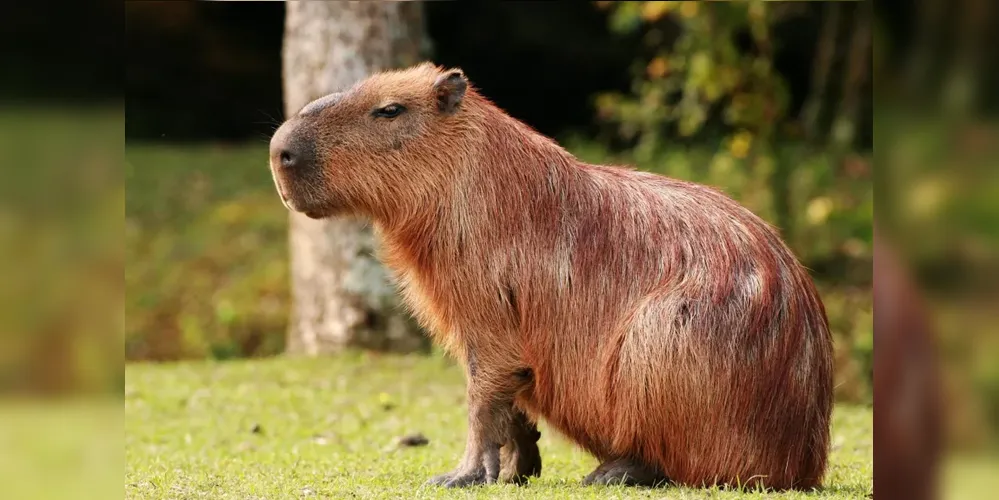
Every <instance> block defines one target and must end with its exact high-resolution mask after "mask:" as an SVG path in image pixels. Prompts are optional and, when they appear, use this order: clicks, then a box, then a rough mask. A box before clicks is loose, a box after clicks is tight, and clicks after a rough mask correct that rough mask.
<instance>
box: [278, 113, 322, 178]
mask: <svg viewBox="0 0 999 500" xmlns="http://www.w3.org/2000/svg"><path fill="white" fill-rule="evenodd" d="M311 142H312V141H311V140H310V139H309V135H308V134H307V133H303V131H302V130H301V128H300V127H298V126H297V125H296V124H294V123H285V124H284V125H282V126H281V127H279V128H278V130H277V131H276V132H274V137H272V138H271V144H270V150H271V151H270V153H271V165H273V167H274V168H275V169H280V170H287V171H291V170H302V169H307V168H308V167H310V165H309V164H310V163H311V162H312V161H313V156H314V153H313V151H314V150H313V148H312V144H311Z"/></svg>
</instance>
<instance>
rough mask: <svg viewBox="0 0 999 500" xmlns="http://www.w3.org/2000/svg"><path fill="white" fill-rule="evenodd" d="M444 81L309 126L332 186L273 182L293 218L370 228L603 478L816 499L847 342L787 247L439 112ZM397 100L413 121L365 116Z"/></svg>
mask: <svg viewBox="0 0 999 500" xmlns="http://www.w3.org/2000/svg"><path fill="white" fill-rule="evenodd" d="M446 71H447V70H445V69H443V68H439V67H436V66H433V65H429V64H423V65H420V66H416V67H414V68H409V69H407V70H403V71H394V72H386V73H380V74H377V75H374V76H372V77H370V78H369V79H367V80H365V81H363V82H360V83H358V84H357V85H356V86H355V87H353V88H352V89H350V90H348V91H347V92H345V93H344V94H342V96H341V97H340V99H339V100H338V101H337V103H336V105H335V107H334V109H330V110H323V111H322V112H321V113H319V118H318V119H313V120H312V121H311V122H309V123H308V124H306V123H305V119H304V118H301V117H299V118H294V119H293V120H300V121H302V124H299V125H298V127H299V128H300V129H303V130H306V129H307V130H309V131H311V132H309V133H311V134H313V135H314V136H316V137H318V138H319V139H318V141H317V144H319V145H320V146H319V148H320V152H319V153H318V155H319V157H320V158H321V159H322V160H321V161H322V174H321V178H317V179H316V180H314V181H302V182H301V183H299V184H296V183H295V182H292V181H289V180H287V179H284V178H283V177H281V175H279V174H275V179H276V181H277V182H278V186H279V190H281V191H282V193H283V195H282V196H283V198H285V199H286V202H287V203H288V204H289V207H291V208H294V209H296V210H300V211H304V212H307V213H309V214H310V216H313V217H317V218H318V217H324V216H331V215H336V214H341V213H357V214H362V215H366V216H369V217H371V218H372V219H373V220H374V222H375V226H376V228H377V230H378V233H379V235H380V238H381V242H382V249H381V250H382V253H383V259H384V262H385V263H386V264H387V266H388V267H389V268H390V269H391V270H392V271H393V272H394V274H395V276H396V277H397V279H398V281H399V284H400V286H401V289H402V291H403V293H404V296H405V300H406V303H407V304H409V306H410V307H411V308H412V310H413V312H414V313H415V315H416V316H417V317H418V318H419V320H420V321H421V322H422V323H423V324H424V325H425V326H426V327H427V328H428V330H429V331H430V332H432V334H433V335H434V337H435V339H436V340H437V341H438V342H440V343H441V344H442V345H444V346H445V347H446V348H447V349H448V350H449V351H450V352H452V353H453V354H454V355H455V356H456V357H458V358H459V359H462V360H465V361H466V364H467V363H468V362H469V361H470V360H469V359H468V356H469V352H470V350H474V363H475V364H476V365H477V366H479V367H486V368H488V369H489V370H490V373H501V372H504V370H506V371H516V370H518V369H523V368H529V369H530V370H531V371H532V373H533V381H532V383H531V384H530V385H528V386H526V387H523V388H520V389H518V391H519V392H518V393H517V396H516V400H515V403H516V405H517V406H518V407H519V408H521V409H523V410H524V411H526V412H527V413H528V414H529V415H530V416H531V417H532V418H538V417H543V418H544V419H545V420H546V421H547V422H548V423H550V424H551V425H552V426H553V427H554V428H555V429H557V430H559V431H560V432H561V433H563V434H564V435H565V436H567V437H569V438H570V439H572V440H573V441H575V442H576V443H578V444H579V445H580V446H582V447H583V448H585V449H586V450H588V451H590V452H591V453H593V454H594V455H595V456H596V457H598V458H599V459H601V460H602V461H604V460H610V459H614V458H621V457H627V458H629V459H634V460H637V461H640V462H642V463H646V464H650V465H652V466H654V467H657V468H659V469H660V470H662V471H664V472H665V474H667V475H668V476H669V478H670V479H671V480H672V481H674V482H677V483H681V484H686V485H692V486H700V485H711V484H728V485H739V484H741V485H762V486H766V487H769V488H774V489H786V488H802V489H805V488H811V487H815V486H817V485H819V484H820V482H821V479H822V477H823V473H824V470H825V467H826V456H827V451H828V446H829V418H830V411H831V407H832V389H833V388H832V365H831V364H832V361H831V358H832V346H831V338H830V334H829V329H828V325H827V320H826V316H825V311H824V308H823V305H822V303H821V301H820V299H819V296H818V294H817V293H816V290H815V288H814V285H813V283H812V281H811V279H810V277H809V275H808V273H807V271H806V270H805V269H804V268H803V267H802V266H801V265H800V264H799V263H798V262H797V260H796V259H795V257H794V256H793V255H792V253H791V251H790V250H789V249H788V248H787V247H786V246H785V244H784V243H783V242H782V241H781V238H780V237H779V235H778V234H777V232H775V231H774V229H772V228H771V227H770V226H769V225H768V224H767V223H766V222H765V221H763V220H762V219H760V218H759V217H757V216H756V215H754V214H753V213H751V212H750V211H748V210H747V209H745V208H743V207H742V206H740V205H739V204H737V203H736V202H734V201H733V200H731V199H730V198H729V197H727V196H725V195H724V194H722V193H720V192H719V191H716V190H715V189H712V188H709V187H706V186H702V185H698V184H694V183H690V182H684V181H680V180H676V179H671V178H667V177H664V176H659V175H654V174H651V173H645V172H640V171H635V170H632V169H630V168H625V167H615V166H603V165H592V164H587V163H584V162H582V161H580V160H579V159H577V158H575V157H573V156H572V155H571V154H570V153H568V152H567V151H565V150H564V149H563V148H561V147H560V146H559V145H558V144H556V143H555V142H554V141H552V140H550V139H549V138H547V137H544V136H542V135H540V134H538V133H536V132H535V131H533V130H532V129H531V128H529V127H528V126H527V125H525V124H523V123H521V122H519V121H517V120H515V119H513V118H511V117H510V116H509V115H507V114H506V113H504V112H503V111H502V110H500V109H499V108H497V107H496V106H495V105H493V104H492V103H491V102H489V101H488V100H487V99H486V98H485V97H483V96H482V95H481V94H480V93H478V92H477V91H476V89H474V88H472V87H469V88H468V90H467V92H466V93H465V94H464V98H463V100H462V102H461V107H460V111H459V112H457V113H454V114H441V113H437V112H436V109H435V108H434V102H435V100H434V90H433V85H434V82H435V80H437V79H438V78H439V77H440V76H441V75H444V74H445V73H446ZM390 101H398V102H402V103H404V104H405V105H406V106H407V108H408V109H409V111H408V112H407V114H406V115H405V116H403V117H400V118H398V119H397V120H396V121H394V122H377V121H370V120H368V121H365V118H364V117H366V116H367V114H366V113H367V109H369V108H371V107H373V106H378V105H381V104H380V103H384V102H390ZM377 127H383V128H384V130H382V129H378V128H377ZM272 161H273V160H272ZM296 182H297V181H296ZM470 370H472V371H474V367H472V368H470ZM489 383H490V384H492V387H493V388H495V389H497V390H498V389H500V388H501V387H502V386H503V385H504V384H505V383H506V382H504V380H502V379H499V378H497V379H496V380H490V381H489Z"/></svg>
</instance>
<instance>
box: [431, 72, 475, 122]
mask: <svg viewBox="0 0 999 500" xmlns="http://www.w3.org/2000/svg"><path fill="white" fill-rule="evenodd" d="M467 88H468V79H467V78H465V73H464V72H463V71H461V69H460V68H454V69H450V70H448V71H447V72H446V73H444V74H443V75H441V76H438V77H437V81H435V82H434V95H435V96H436V97H437V110H438V111H440V112H441V113H444V114H446V115H450V114H454V112H455V111H458V108H459V107H461V100H462V99H463V98H464V97H465V90H466V89H467Z"/></svg>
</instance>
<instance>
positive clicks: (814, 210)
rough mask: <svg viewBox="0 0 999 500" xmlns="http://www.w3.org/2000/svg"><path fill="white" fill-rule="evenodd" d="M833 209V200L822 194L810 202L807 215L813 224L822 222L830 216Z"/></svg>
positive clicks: (806, 211)
mask: <svg viewBox="0 0 999 500" xmlns="http://www.w3.org/2000/svg"><path fill="white" fill-rule="evenodd" d="M832 211H833V201H832V200H831V199H829V198H828V197H826V196H820V197H818V198H815V199H813V200H812V201H810V202H809V203H808V208H807V209H806V210H805V216H806V217H807V218H808V222H809V223H810V224H812V225H813V226H815V225H818V224H821V223H823V222H825V221H826V219H828V218H829V214H831V213H832Z"/></svg>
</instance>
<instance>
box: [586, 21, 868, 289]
mask: <svg viewBox="0 0 999 500" xmlns="http://www.w3.org/2000/svg"><path fill="white" fill-rule="evenodd" d="M596 4H597V7H598V8H602V9H608V10H609V11H610V16H609V21H610V27H611V29H613V30H615V31H619V32H625V33H628V32H631V31H634V30H642V32H643V33H644V40H645V42H646V44H647V45H648V47H649V49H650V51H649V53H648V54H645V55H643V56H642V57H640V58H639V60H638V61H637V62H636V64H635V66H634V68H633V76H634V79H633V84H632V92H631V93H629V94H622V93H615V92H610V93H603V94H600V95H598V96H597V97H596V103H595V104H596V108H597V113H598V115H599V116H600V117H601V118H603V119H604V120H606V121H607V122H608V123H612V124H614V125H616V131H617V133H618V135H619V136H620V137H621V138H623V139H625V140H628V141H630V144H633V146H634V147H633V148H631V154H630V156H631V158H629V159H630V160H633V161H634V162H635V163H637V164H639V165H640V166H641V167H642V168H646V169H649V170H654V171H657V172H660V173H663V174H665V175H670V176H673V177H679V178H684V179H690V180H694V181H697V182H704V183H707V184H711V185H714V186H717V187H720V188H723V189H725V190H726V192H728V193H729V194H730V195H732V196H734V197H735V198H736V199H739V200H740V201H742V202H743V203H745V204H746V205H747V206H748V207H749V208H751V209H752V210H753V211H754V212H756V213H757V214H759V215H761V216H762V217H764V218H765V219H767V220H768V221H770V222H772V223H774V224H775V225H776V226H777V227H779V228H780V229H781V231H782V232H783V235H784V237H785V238H786V239H787V240H788V242H789V243H790V244H791V246H792V247H793V248H794V249H795V251H796V252H797V254H798V256H799V258H801V259H802V260H804V261H805V262H807V263H808V264H810V265H812V266H814V268H815V270H816V271H817V272H819V273H821V274H824V275H825V276H824V277H825V278H827V279H829V278H832V277H836V278H837V279H842V280H843V281H846V282H853V283H857V282H860V283H864V282H866V283H869V282H870V265H871V258H872V257H871V241H872V238H873V233H872V229H871V228H872V225H873V218H874V189H873V180H872V169H871V161H870V157H869V155H867V154H865V153H864V152H862V151H850V150H849V149H845V148H844V147H842V146H843V143H842V141H831V142H830V143H828V144H820V143H817V141H806V140H805V137H804V134H803V132H802V129H803V128H804V127H805V125H806V123H805V122H806V121H807V120H806V119H804V118H799V117H798V116H793V115H791V114H789V112H788V100H789V91H788V89H787V86H786V84H785V82H784V78H783V77H782V76H781V75H780V74H779V73H777V72H776V71H775V69H774V64H773V54H774V51H775V46H776V45H777V44H778V43H779V40H777V39H775V37H774V35H773V33H772V31H773V29H774V25H775V23H776V22H777V21H778V20H781V19H783V18H788V17H791V16H792V15H797V14H796V13H795V12H794V11H790V12H789V11H787V9H786V8H785V9H784V11H781V10H779V8H778V7H774V6H773V5H771V4H768V3H766V2H760V1H753V2H717V3H709V4H704V3H698V2H596ZM781 5H783V3H782V4H781ZM785 7H786V6H785ZM671 34H673V35H675V36H671ZM817 44H818V42H817ZM820 94H821V93H820ZM844 94H846V92H844ZM813 97H816V96H813ZM817 97H819V98H820V99H818V101H819V104H820V105H821V104H822V103H823V102H822V99H821V98H824V97H825V96H824V95H820V96H817ZM811 100H812V101H815V100H816V99H811ZM865 119H866V120H868V121H869V120H871V117H870V116H867V117H866V118H865ZM833 138H834V139H838V138H837V136H836V135H835V134H833Z"/></svg>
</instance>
